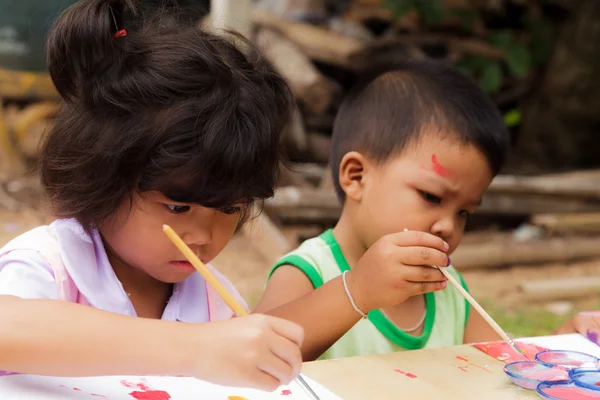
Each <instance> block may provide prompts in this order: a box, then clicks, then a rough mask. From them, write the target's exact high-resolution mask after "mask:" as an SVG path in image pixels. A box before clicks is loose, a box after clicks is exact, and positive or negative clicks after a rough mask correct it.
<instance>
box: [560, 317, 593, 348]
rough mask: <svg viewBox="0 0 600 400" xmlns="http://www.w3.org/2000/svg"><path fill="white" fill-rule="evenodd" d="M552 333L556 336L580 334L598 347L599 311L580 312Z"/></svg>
mask: <svg viewBox="0 0 600 400" xmlns="http://www.w3.org/2000/svg"><path fill="white" fill-rule="evenodd" d="M554 333H555V334H557V335H563V334H567V333H580V334H582V335H583V336H585V337H587V338H588V339H589V340H591V341H592V342H594V343H596V344H597V345H599V346H600V311H584V312H580V313H579V314H577V315H576V316H574V317H573V318H571V319H570V320H568V321H567V322H565V323H564V324H563V325H562V326H561V327H560V328H558V329H557V330H556V331H555V332H554Z"/></svg>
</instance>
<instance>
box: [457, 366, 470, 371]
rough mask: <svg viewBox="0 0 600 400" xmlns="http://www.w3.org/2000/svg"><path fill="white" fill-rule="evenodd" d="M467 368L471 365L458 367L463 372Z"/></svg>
mask: <svg viewBox="0 0 600 400" xmlns="http://www.w3.org/2000/svg"><path fill="white" fill-rule="evenodd" d="M467 368H469V367H458V369H460V370H461V371H462V372H467Z"/></svg>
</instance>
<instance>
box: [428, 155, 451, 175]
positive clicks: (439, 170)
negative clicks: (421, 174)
mask: <svg viewBox="0 0 600 400" xmlns="http://www.w3.org/2000/svg"><path fill="white" fill-rule="evenodd" d="M431 167H432V169H433V172H435V173H436V174H438V175H439V176H441V177H444V176H448V173H449V172H450V170H449V169H448V168H445V167H444V166H442V164H440V163H439V162H438V160H437V156H436V155H435V154H432V155H431Z"/></svg>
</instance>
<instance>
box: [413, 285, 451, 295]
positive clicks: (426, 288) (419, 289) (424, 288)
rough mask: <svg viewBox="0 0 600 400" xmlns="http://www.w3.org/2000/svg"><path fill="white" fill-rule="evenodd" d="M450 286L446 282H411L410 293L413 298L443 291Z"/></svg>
mask: <svg viewBox="0 0 600 400" xmlns="http://www.w3.org/2000/svg"><path fill="white" fill-rule="evenodd" d="M447 285H448V284H447V283H446V282H409V287H408V289H409V291H410V293H412V295H413V296H415V295H418V294H425V293H430V292H436V291H438V290H443V289H445V288H446V286H447Z"/></svg>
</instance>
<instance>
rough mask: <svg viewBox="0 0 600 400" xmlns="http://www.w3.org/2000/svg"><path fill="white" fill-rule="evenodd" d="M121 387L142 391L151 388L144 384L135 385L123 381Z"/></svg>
mask: <svg viewBox="0 0 600 400" xmlns="http://www.w3.org/2000/svg"><path fill="white" fill-rule="evenodd" d="M121 385H123V386H125V387H127V388H130V389H140V390H141V391H148V390H150V387H148V385H146V384H144V383H141V382H140V383H134V382H129V381H121Z"/></svg>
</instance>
